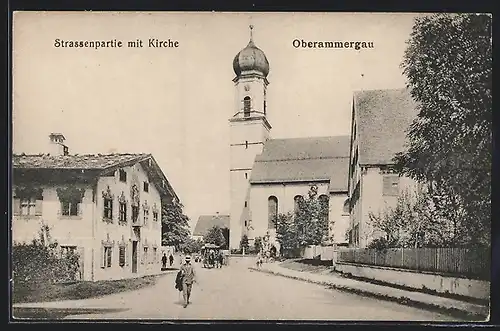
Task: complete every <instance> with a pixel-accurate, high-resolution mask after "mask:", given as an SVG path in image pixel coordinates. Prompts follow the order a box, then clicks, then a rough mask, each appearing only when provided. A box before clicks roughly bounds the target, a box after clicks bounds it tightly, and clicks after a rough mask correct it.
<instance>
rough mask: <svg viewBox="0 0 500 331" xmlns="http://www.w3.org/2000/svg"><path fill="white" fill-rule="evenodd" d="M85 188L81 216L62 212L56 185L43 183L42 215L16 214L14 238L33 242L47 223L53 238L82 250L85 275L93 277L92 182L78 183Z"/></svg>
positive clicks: (13, 228) (19, 240) (14, 239)
mask: <svg viewBox="0 0 500 331" xmlns="http://www.w3.org/2000/svg"><path fill="white" fill-rule="evenodd" d="M72 185H73V186H77V187H79V188H85V193H84V196H83V199H82V202H81V204H80V210H79V215H78V216H63V215H61V203H60V201H59V197H58V195H57V191H56V188H57V187H55V186H42V187H41V188H42V189H43V192H42V195H43V201H42V215H41V216H31V215H29V216H28V215H13V217H12V240H13V242H30V241H31V240H33V239H35V238H39V231H40V229H41V226H42V224H45V225H48V227H49V234H50V236H51V238H52V240H54V241H57V243H58V244H59V245H60V246H76V247H78V248H79V254H80V255H83V256H81V258H82V259H83V278H84V279H85V280H90V279H91V277H92V269H91V268H90V266H91V265H92V249H91V247H92V243H93V239H92V216H93V212H94V210H93V208H94V204H93V202H92V188H91V187H90V186H89V185H75V184H72Z"/></svg>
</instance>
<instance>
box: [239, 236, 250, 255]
mask: <svg viewBox="0 0 500 331" xmlns="http://www.w3.org/2000/svg"><path fill="white" fill-rule="evenodd" d="M248 246H249V244H248V236H247V235H246V234H244V235H243V236H241V240H240V249H242V250H243V249H245V252H248Z"/></svg>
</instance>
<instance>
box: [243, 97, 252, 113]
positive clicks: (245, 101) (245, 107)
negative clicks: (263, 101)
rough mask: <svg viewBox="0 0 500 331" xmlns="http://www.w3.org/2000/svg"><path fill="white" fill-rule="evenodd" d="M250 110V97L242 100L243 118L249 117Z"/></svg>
mask: <svg viewBox="0 0 500 331" xmlns="http://www.w3.org/2000/svg"><path fill="white" fill-rule="evenodd" d="M251 108H252V100H251V99H250V97H245V98H244V99H243V116H245V117H250V109H251Z"/></svg>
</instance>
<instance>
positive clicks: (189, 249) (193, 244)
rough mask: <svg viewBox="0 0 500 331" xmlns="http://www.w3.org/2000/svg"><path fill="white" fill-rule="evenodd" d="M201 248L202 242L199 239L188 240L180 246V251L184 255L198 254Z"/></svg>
mask: <svg viewBox="0 0 500 331" xmlns="http://www.w3.org/2000/svg"><path fill="white" fill-rule="evenodd" d="M202 247H203V241H202V240H201V239H196V240H195V239H193V238H188V239H187V240H186V241H185V242H183V243H182V244H181V245H180V249H181V251H183V252H184V253H186V254H193V253H198V252H200V251H201V248H202Z"/></svg>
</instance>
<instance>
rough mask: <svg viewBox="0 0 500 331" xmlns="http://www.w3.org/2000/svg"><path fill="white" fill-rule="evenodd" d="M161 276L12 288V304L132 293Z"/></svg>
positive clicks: (154, 281)
mask: <svg viewBox="0 0 500 331" xmlns="http://www.w3.org/2000/svg"><path fill="white" fill-rule="evenodd" d="M159 277H161V275H156V276H145V277H141V278H130V279H120V280H103V281H97V282H88V281H81V282H75V283H70V284H46V283H44V284H33V283H32V284H27V285H25V286H14V287H13V289H12V302H13V303H27V302H48V301H60V300H79V299H88V298H95V297H100V296H103V295H108V294H113V293H119V292H125V291H132V290H137V289H140V288H144V287H147V286H152V285H154V284H156V282H157V280H158V278H159Z"/></svg>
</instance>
